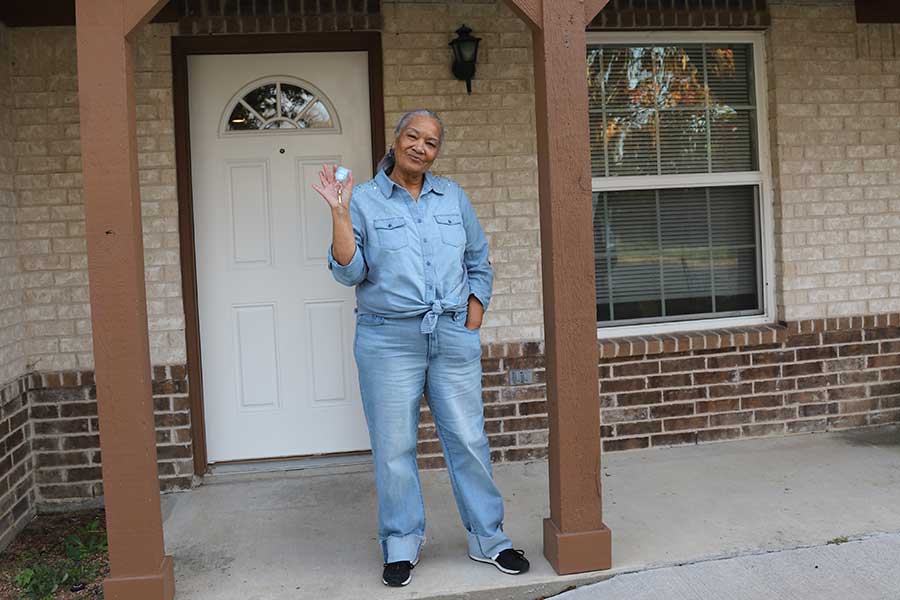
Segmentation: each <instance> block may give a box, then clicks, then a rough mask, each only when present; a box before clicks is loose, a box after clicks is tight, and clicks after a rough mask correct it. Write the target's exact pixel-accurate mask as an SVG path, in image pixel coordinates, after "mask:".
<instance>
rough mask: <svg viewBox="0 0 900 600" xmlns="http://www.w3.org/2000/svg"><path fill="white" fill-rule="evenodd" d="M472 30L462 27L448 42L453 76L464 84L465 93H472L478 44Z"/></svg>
mask: <svg viewBox="0 0 900 600" xmlns="http://www.w3.org/2000/svg"><path fill="white" fill-rule="evenodd" d="M471 34H472V30H471V29H469V28H468V27H466V26H465V25H463V26H462V27H460V28H459V29H457V30H456V39H455V40H453V41H452V42H450V47H451V48H452V49H453V75H454V77H456V78H457V79H459V80H460V81H465V82H466V91H468V92H469V94H471V93H472V79H473V78H474V77H475V62H476V61H477V60H478V42H480V41H481V38H477V37H473V36H472V35H471Z"/></svg>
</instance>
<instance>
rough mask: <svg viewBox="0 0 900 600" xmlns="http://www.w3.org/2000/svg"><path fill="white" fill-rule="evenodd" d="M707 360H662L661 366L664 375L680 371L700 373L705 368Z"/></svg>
mask: <svg viewBox="0 0 900 600" xmlns="http://www.w3.org/2000/svg"><path fill="white" fill-rule="evenodd" d="M705 363H706V359H704V358H702V357H700V358H681V359H677V360H661V361H660V363H659V365H660V369H661V370H662V372H663V373H674V372H678V371H699V370H700V369H703V368H705V366H706V365H705Z"/></svg>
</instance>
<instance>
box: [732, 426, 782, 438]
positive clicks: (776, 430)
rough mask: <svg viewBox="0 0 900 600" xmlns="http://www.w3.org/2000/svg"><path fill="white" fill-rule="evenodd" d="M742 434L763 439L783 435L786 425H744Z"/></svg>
mask: <svg viewBox="0 0 900 600" xmlns="http://www.w3.org/2000/svg"><path fill="white" fill-rule="evenodd" d="M741 432H742V433H743V435H744V436H745V437H762V436H768V435H783V434H784V423H766V424H762V425H744V427H743V428H742V429H741Z"/></svg>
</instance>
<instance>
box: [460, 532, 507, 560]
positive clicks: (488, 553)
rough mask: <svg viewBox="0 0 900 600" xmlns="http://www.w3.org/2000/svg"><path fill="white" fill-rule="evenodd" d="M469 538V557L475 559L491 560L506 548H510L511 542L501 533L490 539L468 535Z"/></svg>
mask: <svg viewBox="0 0 900 600" xmlns="http://www.w3.org/2000/svg"><path fill="white" fill-rule="evenodd" d="M468 537H469V556H475V557H477V558H493V557H494V556H495V555H497V554H500V553H501V552H502V551H504V550H506V549H507V548H512V542H511V541H509V538H508V537H506V534H505V533H503V532H502V531H501V532H500V533H498V534H496V535H493V536H491V537H485V536H483V535H475V534H474V533H470V534H469V535H468Z"/></svg>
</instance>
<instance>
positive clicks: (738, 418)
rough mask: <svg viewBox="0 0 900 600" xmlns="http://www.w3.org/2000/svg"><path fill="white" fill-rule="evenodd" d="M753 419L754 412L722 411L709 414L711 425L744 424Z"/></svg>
mask: <svg viewBox="0 0 900 600" xmlns="http://www.w3.org/2000/svg"><path fill="white" fill-rule="evenodd" d="M752 419H753V413H752V412H735V413H722V414H719V415H710V416H709V426H710V427H727V426H729V425H744V424H746V423H749V422H750V421H751V420H752Z"/></svg>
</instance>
